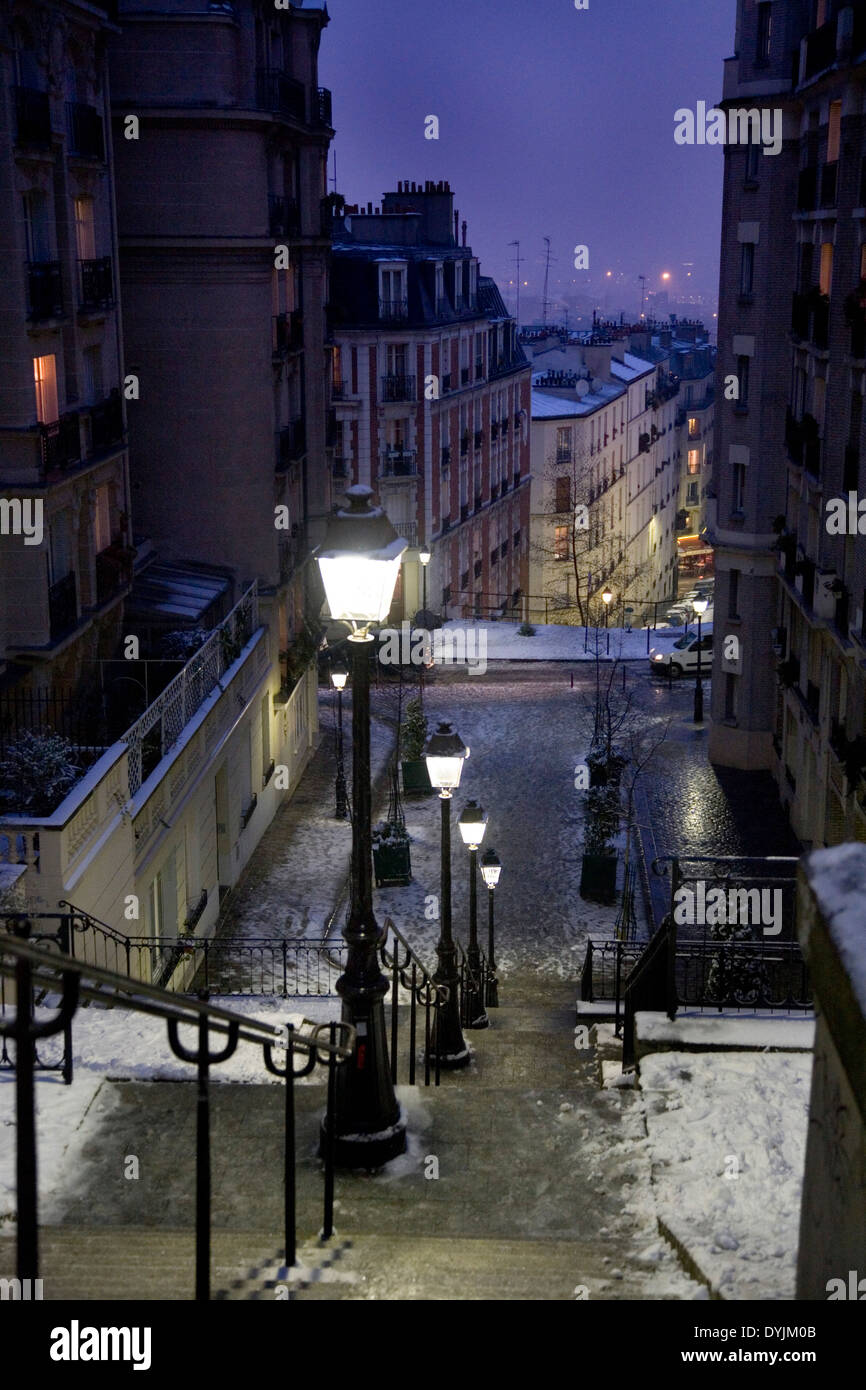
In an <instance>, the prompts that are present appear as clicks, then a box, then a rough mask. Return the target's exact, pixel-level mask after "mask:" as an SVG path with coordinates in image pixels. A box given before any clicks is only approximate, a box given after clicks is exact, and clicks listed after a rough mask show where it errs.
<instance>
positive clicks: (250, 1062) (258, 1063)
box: [0, 995, 340, 1230]
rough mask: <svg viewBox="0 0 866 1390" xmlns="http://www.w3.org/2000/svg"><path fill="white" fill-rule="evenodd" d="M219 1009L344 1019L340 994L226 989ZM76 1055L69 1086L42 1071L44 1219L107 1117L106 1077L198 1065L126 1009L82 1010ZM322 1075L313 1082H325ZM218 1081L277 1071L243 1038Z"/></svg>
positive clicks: (2, 1170)
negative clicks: (278, 994) (294, 995)
mask: <svg viewBox="0 0 866 1390" xmlns="http://www.w3.org/2000/svg"><path fill="white" fill-rule="evenodd" d="M215 1002H217V1003H218V1004H219V1006H220V1007H221V1008H227V1009H230V1010H231V1011H232V1012H233V1013H237V1014H243V1015H244V1016H245V1017H247V1018H256V1019H258V1020H259V1021H260V1022H262V1023H272V1024H274V1025H281V1024H286V1023H293V1024H294V1025H295V1026H296V1027H298V1028H299V1027H300V1026H301V1024H302V1021H303V1019H305V1018H306V1019H309V1020H311V1021H312V1022H314V1023H324V1022H328V1021H330V1020H331V1019H339V1017H340V1000H339V999H338V998H336V997H334V998H329V999H302V1000H298V999H278V998H265V997H261V996H259V997H256V998H242V997H234V996H231V995H223V996H221V997H220V998H219V1000H217V1001H215ZM180 1040H181V1042H182V1043H187V1044H188V1045H189V1046H191V1047H194V1046H195V1043H196V1036H195V1031H194V1030H193V1029H184V1028H182V1029H181V1031H180ZM52 1045H54V1046H56V1044H52V1043H47V1044H42V1045H41V1046H40V1055H42V1056H43V1058H44V1059H45V1060H48V1061H50V1060H51V1056H52V1054H51V1051H50V1048H51V1047H52ZM72 1046H73V1054H74V1059H75V1066H74V1079H73V1084H72V1085H71V1086H64V1084H63V1081H62V1079H61V1078H60V1076H59V1074H58V1073H57V1072H41V1073H37V1084H36V1113H37V1140H38V1153H39V1193H40V1217H41V1219H42V1220H44V1221H47V1222H50V1221H51V1220H52V1219H53V1217H52V1213H53V1211H54V1208H53V1206H52V1202H53V1200H54V1197H53V1195H52V1194H56V1193H59V1192H61V1191H62V1193H63V1197H64V1200H65V1199H66V1198H68V1197H69V1196H71V1195H74V1193H75V1190H76V1189H75V1174H76V1172H77V1170H78V1166H79V1160H80V1156H81V1154H82V1151H83V1149H84V1147H85V1145H86V1143H87V1141H88V1139H89V1138H90V1137H91V1136H92V1135H93V1134H94V1133H95V1132H96V1130H97V1129H98V1128H99V1126H100V1125H102V1124H104V1123H110V1112H111V1108H112V1107H113V1106H114V1105H115V1104H116V1092H115V1091H114V1088H113V1087H111V1086H107V1085H104V1084H103V1083H104V1082H106V1081H191V1080H194V1079H195V1068H194V1067H192V1066H190V1064H189V1063H188V1062H182V1061H180V1060H179V1059H178V1058H177V1057H175V1055H174V1053H173V1052H172V1050H171V1048H170V1047H169V1045H168V1037H167V1031H166V1025H165V1023H164V1022H163V1021H162V1020H161V1019H158V1018H152V1017H151V1016H150V1015H148V1014H137V1013H131V1012H129V1011H128V1010H126V1009H119V1008H118V1009H100V1008H93V1007H91V1008H87V1009H80V1010H79V1012H78V1013H77V1015H76V1017H75V1022H74V1024H73V1028H72ZM321 1079H322V1073H321V1072H319V1074H318V1076H316V1077H313V1078H304V1079H303V1080H301V1081H300V1082H299V1083H298V1084H299V1085H303V1084H306V1083H307V1082H308V1081H310V1080H311V1081H313V1082H316V1083H320V1082H321ZM211 1080H212V1081H214V1082H227V1081H233V1082H248V1083H255V1084H257V1085H262V1084H267V1083H269V1082H273V1083H274V1084H282V1083H281V1082H280V1081H279V1078H278V1077H275V1076H272V1075H271V1073H270V1072H268V1071H267V1070H266V1069H265V1066H264V1063H263V1060H262V1051H261V1048H260V1047H256V1046H255V1045H253V1044H252V1043H247V1042H240V1043H238V1046H237V1050H236V1051H235V1054H234V1056H233V1057H230V1058H229V1059H228V1061H226V1062H222V1063H221V1064H220V1065H219V1066H215V1067H213V1068H212V1070H211ZM14 1132H15V1074H14V1072H10V1071H0V1230H3V1229H4V1227H5V1226H6V1224H7V1223H8V1222H10V1221H11V1220H12V1219H13V1213H14V1210H15V1140H14Z"/></svg>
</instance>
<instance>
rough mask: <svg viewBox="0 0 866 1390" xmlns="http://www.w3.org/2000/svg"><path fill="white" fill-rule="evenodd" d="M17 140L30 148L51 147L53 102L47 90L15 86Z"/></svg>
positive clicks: (43, 148) (47, 148) (42, 148)
mask: <svg viewBox="0 0 866 1390" xmlns="http://www.w3.org/2000/svg"><path fill="white" fill-rule="evenodd" d="M14 94H15V140H16V144H18V145H24V146H26V147H27V148H28V149H37V150H50V149H51V103H50V101H49V99H48V93H47V92H40V91H37V89H36V88H35V87H15V88H14Z"/></svg>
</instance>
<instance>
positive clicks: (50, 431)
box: [39, 411, 82, 473]
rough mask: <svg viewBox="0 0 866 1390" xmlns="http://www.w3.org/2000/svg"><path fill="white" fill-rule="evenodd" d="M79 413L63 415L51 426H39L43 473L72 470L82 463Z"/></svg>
mask: <svg viewBox="0 0 866 1390" xmlns="http://www.w3.org/2000/svg"><path fill="white" fill-rule="evenodd" d="M78 421H79V417H78V415H77V413H75V412H74V411H73V412H70V414H68V415H62V416H61V417H60V419H59V420H55V421H54V423H53V424H51V425H40V426H39V448H40V455H41V461H42V468H43V471H44V472H46V473H52V472H54V471H55V470H57V469H64V468H71V467H72V466H73V465H74V464H76V463H80V461H81V457H82V450H81V429H80V427H79V423H78Z"/></svg>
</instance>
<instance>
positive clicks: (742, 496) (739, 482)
mask: <svg viewBox="0 0 866 1390" xmlns="http://www.w3.org/2000/svg"><path fill="white" fill-rule="evenodd" d="M745 509H746V465H745V464H744V463H735V464H734V511H735V512H743V511H745Z"/></svg>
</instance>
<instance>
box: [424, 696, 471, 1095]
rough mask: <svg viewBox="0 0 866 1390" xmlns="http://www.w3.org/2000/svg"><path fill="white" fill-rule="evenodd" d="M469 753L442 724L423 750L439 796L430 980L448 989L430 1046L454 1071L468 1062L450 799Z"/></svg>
mask: <svg viewBox="0 0 866 1390" xmlns="http://www.w3.org/2000/svg"><path fill="white" fill-rule="evenodd" d="M468 757H469V749H468V748H467V747H466V744H465V743H464V742H463V740H462V738H461V737H460V735H459V734H458V733H456V732H455V730H454V729H453V728H452V726H451V725H450V724H449V723H447V722H446V721H443V722H442V723H440V725H439V727H438V728H437V730H436V732H435V733H433V734H431V735H430V737H429V738H428V740H427V744H426V747H425V749H424V758H425V760H426V763H427V775H428V776H429V778H430V785H431V786H433V787H435V788H436V790H437V791H438V792H439V798H440V804H441V811H442V866H441V873H440V887H439V918H440V923H441V926H440V934H439V944H438V945H437V947H436V955H437V957H438V959H439V964H438V966H437V968H436V974H435V975H434V977H433V978H434V980H435V982H436V984H437V985H447V986H448V998H447V1000H446V1001H445V1003H444V1004H441V1005H440V1006H439V1008H438V1009H437V1010H436V1022H435V1026H434V1033H433V1038H432V1042H431V1046H432V1048H433V1051H434V1053H435V1052H437V1051H438V1053H439V1065H440V1066H442V1067H450V1068H451V1069H452V1070H456V1068H457V1067H465V1066H466V1065H467V1063H468V1062H469V1049H468V1047H467V1046H466V1042H465V1040H464V1037H463V1030H462V1028H461V1027H460V975H459V972H458V969H457V947H456V946H455V945H454V938H453V936H452V935H451V797H452V795H453V793H454V792H455V791H456V790H457V788H458V787H459V786H460V776H461V774H462V772H463V764H464V762H465V761H466V759H467V758H468Z"/></svg>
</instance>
